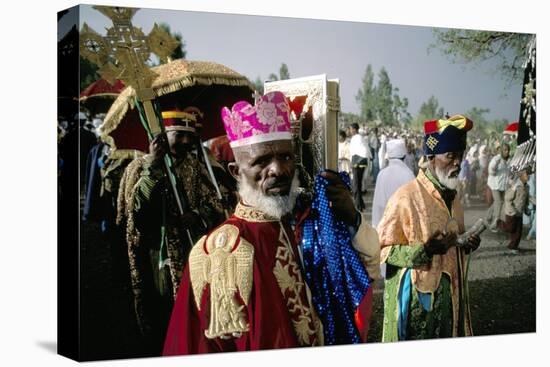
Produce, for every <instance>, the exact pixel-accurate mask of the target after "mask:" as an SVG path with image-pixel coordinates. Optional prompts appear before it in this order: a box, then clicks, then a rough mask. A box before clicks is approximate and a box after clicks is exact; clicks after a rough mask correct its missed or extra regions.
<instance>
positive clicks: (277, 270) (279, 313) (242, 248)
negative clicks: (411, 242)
mask: <svg viewBox="0 0 550 367" xmlns="http://www.w3.org/2000/svg"><path fill="white" fill-rule="evenodd" d="M222 117H223V120H224V124H225V128H226V131H227V136H228V138H229V140H230V144H231V148H232V149H233V153H234V156H235V162H234V163H231V164H230V165H229V169H230V172H231V174H232V175H233V176H234V177H235V179H236V180H237V182H238V186H239V195H240V202H239V204H238V205H237V207H236V209H235V213H234V214H233V216H232V217H230V218H229V219H227V220H226V221H225V222H224V223H223V224H222V225H220V226H219V227H217V228H216V229H214V230H213V231H211V232H210V233H209V234H208V235H206V236H204V237H203V238H201V239H200V240H199V241H198V242H197V243H196V244H195V246H194V247H193V250H192V251H191V253H190V255H189V263H188V266H187V267H186V269H185V272H184V276H183V280H182V285H181V286H180V290H179V293H178V297H177V300H176V304H175V305H174V309H173V312H172V318H171V320H170V325H169V327H168V333H167V336H166V341H165V345H164V352H163V354H164V355H178V354H195V353H210V352H228V351H242V350H259V349H273V348H290V347H300V346H313V345H323V337H324V336H323V330H322V325H321V322H320V320H319V318H318V317H317V312H316V309H315V308H314V306H313V304H312V301H311V293H310V289H309V287H308V285H307V284H306V282H305V280H304V274H305V271H306V270H305V269H303V259H302V249H301V247H300V246H299V245H298V244H299V241H300V234H299V232H300V231H301V228H302V227H301V222H300V218H297V217H295V216H294V214H295V213H296V211H295V205H296V199H297V197H298V194H299V188H298V179H297V174H296V172H297V171H296V167H295V164H294V155H293V147H292V135H291V132H290V119H289V105H288V102H287V100H286V98H285V96H284V95H283V94H282V93H280V92H271V93H268V94H266V95H265V96H263V97H262V98H261V99H259V100H258V102H257V104H256V106H251V105H250V104H248V103H247V102H238V103H236V104H235V105H234V106H233V108H232V110H229V109H227V108H224V109H223V111H222ZM323 175H324V177H325V178H326V179H327V180H328V181H329V187H328V189H327V197H328V199H329V200H330V202H331V207H332V211H333V212H334V215H335V217H336V218H338V219H339V220H340V221H342V222H344V223H346V224H348V225H349V226H350V227H353V231H354V233H355V236H354V237H353V246H354V247H355V249H356V251H358V252H360V254H361V256H362V259H363V261H364V263H363V265H366V267H367V270H368V275H369V276H370V277H371V278H374V279H377V278H378V277H379V260H378V256H379V247H378V238H377V234H376V231H374V229H373V228H372V227H370V226H369V225H368V223H367V221H366V220H364V219H363V218H362V217H361V215H360V213H359V212H358V211H357V210H356V209H355V208H354V204H353V199H352V197H351V194H350V192H349V190H348V189H347V188H346V187H345V185H344V184H343V183H342V182H341V181H340V179H339V178H338V176H337V175H336V174H334V173H330V172H325V173H324V174H323ZM293 220H294V221H293ZM293 224H294V226H293ZM365 298H366V297H365ZM355 306H357V305H355Z"/></svg>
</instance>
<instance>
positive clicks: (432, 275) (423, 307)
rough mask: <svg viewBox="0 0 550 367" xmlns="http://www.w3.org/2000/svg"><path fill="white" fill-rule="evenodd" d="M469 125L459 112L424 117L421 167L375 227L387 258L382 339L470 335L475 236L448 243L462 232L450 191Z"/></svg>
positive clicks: (457, 203)
mask: <svg viewBox="0 0 550 367" xmlns="http://www.w3.org/2000/svg"><path fill="white" fill-rule="evenodd" d="M472 125H473V123H472V121H471V120H469V119H467V118H465V117H463V116H460V115H456V116H452V117H450V118H449V119H447V120H446V119H442V120H434V121H426V122H425V123H424V133H425V137H424V154H425V160H424V164H423V167H422V168H421V170H420V172H419V173H418V176H417V177H416V179H415V180H413V181H411V182H409V183H407V184H406V185H404V186H402V187H401V188H400V189H399V190H397V191H396V192H395V194H394V195H393V196H392V197H391V198H390V200H389V202H388V204H387V206H386V210H385V212H384V215H383V217H382V220H381V222H380V224H379V225H378V233H379V239H380V246H381V248H382V250H381V260H382V262H384V263H386V264H387V270H386V281H385V289H384V323H383V325H384V327H383V337H382V341H384V342H388V341H398V340H412V339H426V338H441V337H451V336H465V335H472V330H471V324H470V313H469V306H468V303H467V299H468V297H467V294H466V292H465V289H467V288H466V287H465V284H464V282H465V279H464V277H465V275H464V266H465V254H467V253H469V252H471V251H473V250H475V249H477V247H478V246H479V243H480V238H479V236H477V235H474V236H470V237H469V238H468V240H467V241H466V242H467V243H466V245H465V247H464V248H459V247H456V246H455V245H456V239H457V235H458V234H460V233H463V232H464V212H463V209H462V206H461V204H460V201H459V199H458V198H457V197H456V191H455V189H456V186H457V185H458V174H459V172H460V162H461V160H462V157H463V154H464V150H465V148H466V132H467V131H468V130H470V129H471V128H472Z"/></svg>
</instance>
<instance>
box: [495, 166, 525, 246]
mask: <svg viewBox="0 0 550 367" xmlns="http://www.w3.org/2000/svg"><path fill="white" fill-rule="evenodd" d="M528 180H529V175H528V173H527V170H522V171H519V172H518V173H517V174H516V175H515V176H514V177H513V178H512V179H510V181H511V183H510V185H509V187H508V188H507V189H506V193H505V194H504V205H503V211H504V218H505V219H504V220H501V219H499V220H498V221H497V226H498V228H499V229H500V230H501V231H503V232H506V233H509V234H510V241H509V242H508V246H507V247H508V249H509V250H510V251H511V252H512V253H514V254H517V253H519V243H520V241H521V234H522V231H523V214H524V213H525V214H530V213H529V209H528V208H527V205H528V203H529V185H528V184H527V181H528Z"/></svg>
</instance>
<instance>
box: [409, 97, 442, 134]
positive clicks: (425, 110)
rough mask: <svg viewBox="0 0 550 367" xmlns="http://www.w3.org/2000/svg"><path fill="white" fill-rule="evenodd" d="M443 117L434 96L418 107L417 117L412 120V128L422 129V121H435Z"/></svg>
mask: <svg viewBox="0 0 550 367" xmlns="http://www.w3.org/2000/svg"><path fill="white" fill-rule="evenodd" d="M444 115H445V112H444V109H443V107H441V106H439V101H438V100H437V98H435V97H434V96H431V97H430V98H429V99H428V100H427V101H426V102H424V103H422V105H420V109H419V110H418V115H417V116H416V117H415V118H414V120H413V127H414V128H416V129H422V128H423V126H424V121H428V120H436V119H440V118H443V117H444Z"/></svg>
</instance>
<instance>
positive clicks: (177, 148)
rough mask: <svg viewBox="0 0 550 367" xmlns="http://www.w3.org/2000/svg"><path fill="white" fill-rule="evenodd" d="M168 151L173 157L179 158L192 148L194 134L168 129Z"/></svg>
mask: <svg viewBox="0 0 550 367" xmlns="http://www.w3.org/2000/svg"><path fill="white" fill-rule="evenodd" d="M166 137H167V139H168V145H169V146H170V152H171V153H172V155H174V156H175V157H178V158H181V157H182V156H184V155H185V154H186V153H188V152H190V151H191V150H192V149H193V146H194V144H195V134H193V133H192V132H189V131H181V130H170V131H167V132H166Z"/></svg>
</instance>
